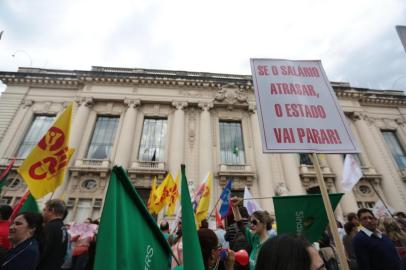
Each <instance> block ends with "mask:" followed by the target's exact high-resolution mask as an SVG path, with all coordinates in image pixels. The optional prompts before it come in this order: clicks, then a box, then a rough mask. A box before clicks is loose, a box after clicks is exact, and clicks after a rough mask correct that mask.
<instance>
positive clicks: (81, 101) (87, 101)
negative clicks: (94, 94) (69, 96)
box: [76, 97, 94, 107]
mask: <svg viewBox="0 0 406 270" xmlns="http://www.w3.org/2000/svg"><path fill="white" fill-rule="evenodd" d="M76 102H77V103H78V105H79V106H87V107H91V106H92V105H93V104H94V100H93V98H91V97H77V98H76Z"/></svg>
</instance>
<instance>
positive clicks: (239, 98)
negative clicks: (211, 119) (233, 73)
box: [214, 83, 248, 105]
mask: <svg viewBox="0 0 406 270" xmlns="http://www.w3.org/2000/svg"><path fill="white" fill-rule="evenodd" d="M214 100H215V101H217V102H220V103H226V104H228V105H234V104H241V103H242V104H246V103H247V100H248V94H247V92H246V90H244V89H242V88H239V87H238V86H237V85H235V84H234V83H230V84H226V85H225V86H223V87H222V88H221V89H220V90H218V91H217V93H216V95H215V96H214Z"/></svg>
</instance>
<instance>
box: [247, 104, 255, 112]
mask: <svg viewBox="0 0 406 270" xmlns="http://www.w3.org/2000/svg"><path fill="white" fill-rule="evenodd" d="M248 112H249V113H252V114H254V113H256V112H257V105H256V104H254V103H250V104H249V105H248Z"/></svg>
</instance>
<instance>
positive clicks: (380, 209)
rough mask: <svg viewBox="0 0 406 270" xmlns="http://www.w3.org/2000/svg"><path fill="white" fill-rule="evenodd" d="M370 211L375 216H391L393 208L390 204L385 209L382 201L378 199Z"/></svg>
mask: <svg viewBox="0 0 406 270" xmlns="http://www.w3.org/2000/svg"><path fill="white" fill-rule="evenodd" d="M389 211H390V212H389ZM372 212H373V213H374V215H375V217H377V218H383V217H391V216H392V215H391V214H393V213H394V212H395V210H394V209H393V208H392V207H390V206H388V209H386V207H385V205H384V204H383V203H382V201H381V200H379V201H377V202H376V204H375V206H374V208H372Z"/></svg>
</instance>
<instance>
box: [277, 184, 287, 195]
mask: <svg viewBox="0 0 406 270" xmlns="http://www.w3.org/2000/svg"><path fill="white" fill-rule="evenodd" d="M276 194H277V195H279V196H282V195H287V194H289V190H288V188H287V187H286V185H285V183H282V182H279V183H278V184H277V185H276Z"/></svg>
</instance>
